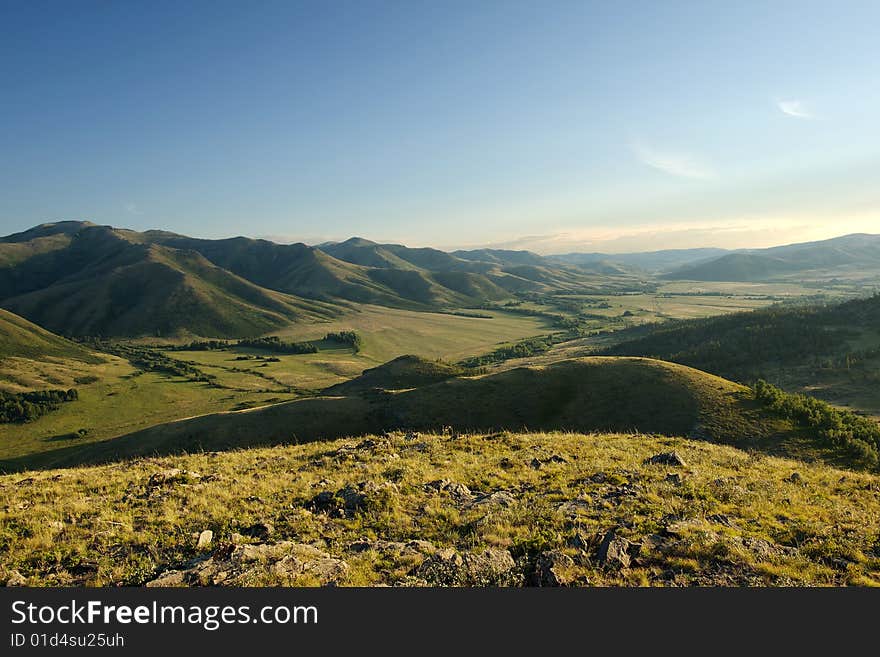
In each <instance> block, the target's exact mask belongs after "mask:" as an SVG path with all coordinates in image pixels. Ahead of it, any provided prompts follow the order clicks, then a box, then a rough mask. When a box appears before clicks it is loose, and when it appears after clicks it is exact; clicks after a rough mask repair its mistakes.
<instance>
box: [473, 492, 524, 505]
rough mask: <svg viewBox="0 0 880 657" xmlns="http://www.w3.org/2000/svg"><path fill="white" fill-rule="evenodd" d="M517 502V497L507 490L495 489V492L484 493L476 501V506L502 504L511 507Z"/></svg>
mask: <svg viewBox="0 0 880 657" xmlns="http://www.w3.org/2000/svg"><path fill="white" fill-rule="evenodd" d="M514 504H516V498H515V497H514V496H513V495H512V494H511V493H510V492H508V491H506V490H499V491H495V492H494V493H490V494H488V495H483V496H481V497H479V498H477V500H476V501H475V502H474V506H485V505H491V506H500V507H503V508H505V509H506V508H509V507H512V506H513V505H514Z"/></svg>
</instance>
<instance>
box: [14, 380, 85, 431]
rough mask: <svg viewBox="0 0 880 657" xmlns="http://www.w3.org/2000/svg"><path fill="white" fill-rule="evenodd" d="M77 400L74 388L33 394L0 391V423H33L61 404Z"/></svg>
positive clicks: (77, 395)
mask: <svg viewBox="0 0 880 657" xmlns="http://www.w3.org/2000/svg"><path fill="white" fill-rule="evenodd" d="M77 399H79V394H78V393H77V391H76V390H75V389H74V388H71V389H70V390H38V391H34V392H14V393H13V392H3V391H0V423H12V422H16V423H18V422H33V421H34V420H36V419H37V418H39V417H42V416H43V415H45V414H46V413H49V412H50V411H54V410H57V409H58V408H59V407H60V406H61V404H64V403H66V402H72V401H76V400H77Z"/></svg>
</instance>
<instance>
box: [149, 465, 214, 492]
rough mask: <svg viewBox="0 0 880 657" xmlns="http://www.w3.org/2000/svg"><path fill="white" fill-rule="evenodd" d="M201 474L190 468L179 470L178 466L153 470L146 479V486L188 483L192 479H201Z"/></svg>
mask: <svg viewBox="0 0 880 657" xmlns="http://www.w3.org/2000/svg"><path fill="white" fill-rule="evenodd" d="M201 478H202V475H200V474H199V473H198V472H192V471H190V470H181V469H179V468H171V469H169V470H162V471H160V472H154V473H153V474H151V475H150V478H149V479H147V486H148V487H150V488H158V487H159V486H172V485H174V484H188V483H191V482H192V481H195V480H198V479H201Z"/></svg>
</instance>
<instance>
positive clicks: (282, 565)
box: [146, 541, 348, 587]
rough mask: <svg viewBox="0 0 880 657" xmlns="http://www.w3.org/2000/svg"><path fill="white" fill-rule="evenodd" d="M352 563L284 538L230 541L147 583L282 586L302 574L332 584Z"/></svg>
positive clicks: (294, 580)
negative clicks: (267, 541)
mask: <svg viewBox="0 0 880 657" xmlns="http://www.w3.org/2000/svg"><path fill="white" fill-rule="evenodd" d="M347 571H348V564H346V563H345V562H344V561H342V560H341V559H336V558H334V557H332V556H330V555H329V554H327V553H326V552H323V551H322V550H319V549H318V548H316V547H314V546H311V545H305V544H302V543H293V542H291V541H283V542H281V543H274V544H260V545H229V546H225V547H223V548H221V549H218V550H217V551H216V552H214V554H213V555H212V556H210V557H208V558H207V559H204V558H202V559H197V560H195V561H193V562H190V563H189V564H188V565H187V567H185V568H183V569H179V570H170V571H166V572H164V573H162V574H161V575H159V577H157V578H156V579H154V580H152V581H150V582H147V584H146V585H147V586H150V587H157V586H184V585H188V586H216V585H220V584H222V585H224V586H247V585H251V583H252V582H254V581H265V580H269V581H271V582H273V583H277V584H279V585H281V586H291V585H295V584H296V583H297V581H298V580H299V579H300V578H301V577H306V578H307V581H314V580H317V581H318V582H319V583H320V584H322V585H332V584H334V583H336V582H337V581H338V580H339V579H341V578H342V577H344V575H345V574H346V572H347Z"/></svg>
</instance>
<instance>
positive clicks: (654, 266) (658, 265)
mask: <svg viewBox="0 0 880 657" xmlns="http://www.w3.org/2000/svg"><path fill="white" fill-rule="evenodd" d="M727 253H730V251H727V250H725V249H715V248H701V249H666V250H663V251H647V252H645V253H613V254H612V253H564V254H560V255H552V256H547V257H548V258H549V259H550V260H552V261H555V262H563V263H566V264H570V265H577V266H579V267H596V266H600V265H605V266H612V267H620V266H623V267H627V268H632V269H638V270H641V271H645V272H650V273H657V272H663V271H668V270H670V269H674V268H678V267H683V266H685V265H689V264H694V263H696V262H701V261H705V260H710V259H712V258H717V257H719V256H722V255H724V254H727Z"/></svg>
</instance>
